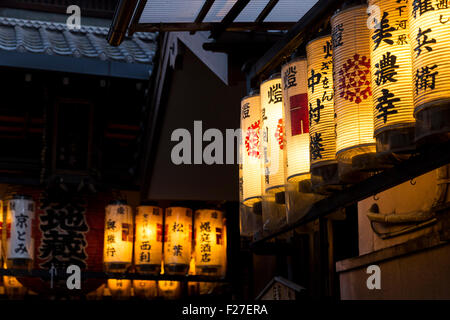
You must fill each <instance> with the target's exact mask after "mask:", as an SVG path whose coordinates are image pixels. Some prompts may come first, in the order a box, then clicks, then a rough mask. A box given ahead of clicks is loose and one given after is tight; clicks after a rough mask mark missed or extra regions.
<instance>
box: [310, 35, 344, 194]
mask: <svg viewBox="0 0 450 320" xmlns="http://www.w3.org/2000/svg"><path fill="white" fill-rule="evenodd" d="M306 53H307V58H308V104H309V115H310V119H309V124H310V125H309V135H310V157H311V176H312V177H311V179H312V184H313V186H314V187H315V188H321V187H323V186H328V185H332V184H339V177H338V172H337V160H336V130H335V129H336V127H335V112H334V91H333V86H334V83H333V46H332V40H331V35H325V36H321V37H318V38H316V39H314V40H312V41H311V42H309V43H308V44H307V46H306Z"/></svg>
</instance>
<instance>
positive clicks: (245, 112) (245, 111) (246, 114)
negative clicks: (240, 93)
mask: <svg viewBox="0 0 450 320" xmlns="http://www.w3.org/2000/svg"><path fill="white" fill-rule="evenodd" d="M249 112H250V103H246V104H244V105H243V106H242V119H246V118H250V113H249Z"/></svg>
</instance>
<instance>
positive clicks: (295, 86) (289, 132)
mask: <svg viewBox="0 0 450 320" xmlns="http://www.w3.org/2000/svg"><path fill="white" fill-rule="evenodd" d="M281 74H282V77H283V92H284V95H283V99H284V108H283V109H284V119H285V137H286V150H285V152H286V159H287V161H286V177H287V182H295V181H298V180H300V179H301V177H302V176H304V175H309V170H310V159H309V111H308V92H307V91H308V90H307V80H306V79H307V62H306V59H305V58H301V57H300V58H295V59H294V60H292V61H291V62H289V63H287V64H285V65H283V67H282V68H281Z"/></svg>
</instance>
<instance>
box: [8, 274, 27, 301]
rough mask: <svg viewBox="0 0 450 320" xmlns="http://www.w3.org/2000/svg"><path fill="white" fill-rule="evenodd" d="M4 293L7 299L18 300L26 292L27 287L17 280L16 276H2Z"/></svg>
mask: <svg viewBox="0 0 450 320" xmlns="http://www.w3.org/2000/svg"><path fill="white" fill-rule="evenodd" d="M3 284H4V286H5V291H6V295H7V296H8V298H9V299H13V300H19V299H22V298H23V297H24V295H25V294H26V293H27V289H26V288H25V287H24V286H23V285H22V284H21V283H20V282H19V281H18V280H17V278H16V277H12V276H3Z"/></svg>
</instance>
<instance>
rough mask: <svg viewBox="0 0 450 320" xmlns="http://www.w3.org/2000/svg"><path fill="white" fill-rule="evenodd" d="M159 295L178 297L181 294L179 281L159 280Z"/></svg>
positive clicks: (167, 297) (171, 297)
mask: <svg viewBox="0 0 450 320" xmlns="http://www.w3.org/2000/svg"><path fill="white" fill-rule="evenodd" d="M158 293H159V296H160V297H162V298H165V299H169V300H174V299H178V298H179V296H180V294H181V285H180V282H179V281H158Z"/></svg>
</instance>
